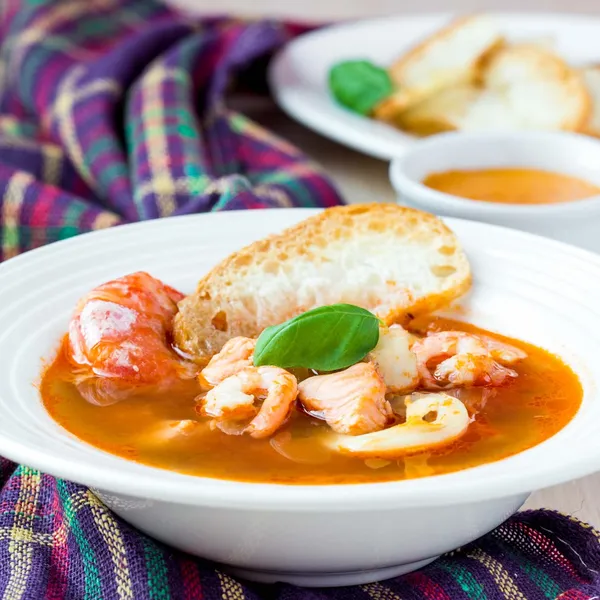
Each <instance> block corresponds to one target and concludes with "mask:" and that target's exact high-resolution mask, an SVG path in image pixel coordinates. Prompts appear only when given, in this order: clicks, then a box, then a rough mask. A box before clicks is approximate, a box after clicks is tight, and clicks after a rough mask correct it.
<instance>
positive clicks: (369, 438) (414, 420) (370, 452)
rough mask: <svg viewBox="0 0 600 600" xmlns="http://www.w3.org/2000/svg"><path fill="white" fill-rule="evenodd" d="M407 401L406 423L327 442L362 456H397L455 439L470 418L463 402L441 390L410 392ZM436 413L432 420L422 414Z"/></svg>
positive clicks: (339, 448)
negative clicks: (430, 392)
mask: <svg viewBox="0 0 600 600" xmlns="http://www.w3.org/2000/svg"><path fill="white" fill-rule="evenodd" d="M405 402H406V422H405V423H402V424H400V425H394V426H392V427H389V428H388V429H384V430H383V431H376V432H374V433H367V434H365V435H357V436H340V435H337V436H332V437H331V438H329V440H328V441H327V445H328V446H329V447H330V448H331V449H332V450H336V451H338V452H341V453H343V454H352V455H355V456H359V457H361V458H397V457H400V456H403V455H405V454H410V453H415V452H419V451H423V450H431V449H432V448H438V447H440V446H444V445H447V444H449V443H451V442H454V441H455V440H457V439H458V438H459V437H461V436H462V435H463V434H464V433H465V432H466V431H467V429H468V427H469V424H470V422H471V419H470V417H469V413H468V411H467V409H466V407H465V405H464V404H463V403H462V402H461V401H460V400H457V399H456V398H453V397H452V396H449V395H448V394H445V393H443V392H438V393H435V394H412V395H411V396H410V397H408V398H407V400H406V401H405ZM432 413H433V414H435V418H434V419H433V420H432V421H429V420H426V419H425V417H427V416H428V415H431V414H432Z"/></svg>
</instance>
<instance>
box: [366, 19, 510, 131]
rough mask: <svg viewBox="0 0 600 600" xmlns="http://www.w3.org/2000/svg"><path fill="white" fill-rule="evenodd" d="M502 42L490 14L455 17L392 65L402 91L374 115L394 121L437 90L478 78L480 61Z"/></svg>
mask: <svg viewBox="0 0 600 600" xmlns="http://www.w3.org/2000/svg"><path fill="white" fill-rule="evenodd" d="M502 44H503V37H502V35H501V34H500V32H499V29H498V27H497V25H496V23H495V22H494V20H493V19H492V18H490V17H488V16H486V15H473V16H468V17H462V18H460V19H457V20H455V21H453V22H452V23H450V24H449V25H448V26H446V27H445V28H443V29H442V30H440V31H438V32H436V33H435V34H434V35H432V36H430V37H428V38H427V39H425V40H423V41H421V42H420V43H419V44H418V45H417V46H416V47H415V48H413V49H412V50H410V51H409V52H408V53H406V54H405V55H404V56H402V57H401V58H400V59H399V60H397V61H396V62H395V63H394V64H393V65H392V66H391V67H390V69H389V72H390V77H391V78H392V82H393V83H394V85H395V86H396V87H397V88H398V91H397V92H396V93H394V94H393V95H392V96H390V97H389V98H386V99H385V100H384V101H382V102H381V103H380V104H379V105H378V106H377V107H376V108H375V111H374V116H375V117H376V118H378V119H381V120H384V121H390V120H392V121H393V120H395V119H396V118H397V116H398V114H399V113H400V112H402V111H403V110H405V109H406V108H408V107H409V106H411V105H414V104H415V103H416V102H419V101H420V100H423V99H424V98H427V97H428V96H430V95H432V94H434V93H436V92H437V91H439V90H441V89H443V88H445V87H447V86H449V85H453V84H458V83H469V82H471V81H473V80H475V78H476V77H477V71H478V65H479V62H480V61H481V60H483V59H485V57H486V55H487V54H488V53H490V52H492V51H493V50H494V49H496V48H497V47H499V46H501V45H502Z"/></svg>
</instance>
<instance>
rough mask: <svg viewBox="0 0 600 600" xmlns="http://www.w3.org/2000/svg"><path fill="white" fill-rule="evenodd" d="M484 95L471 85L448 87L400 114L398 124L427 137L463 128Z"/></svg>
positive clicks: (406, 129) (410, 131)
mask: <svg viewBox="0 0 600 600" xmlns="http://www.w3.org/2000/svg"><path fill="white" fill-rule="evenodd" d="M480 95H481V90H480V89H479V88H478V87H476V86H474V85H471V84H462V85H457V86H454V87H449V88H446V89H444V90H442V91H441V92H438V93H437V94H434V95H433V96H430V97H429V98H427V99H425V100H423V101H422V102H419V103H418V104H416V105H415V106H412V107H410V108H409V109H407V110H405V111H404V112H402V113H400V114H399V115H398V117H397V120H396V123H395V124H396V125H398V126H399V127H400V128H402V129H404V130H405V131H408V132H409V133H413V134H415V135H423V136H425V135H432V134H435V133H441V132H443V131H452V130H455V129H460V128H461V127H462V124H463V122H464V121H465V119H466V117H467V115H468V112H469V110H471V107H472V106H473V104H474V103H475V102H476V101H477V100H478V98H479V96H480Z"/></svg>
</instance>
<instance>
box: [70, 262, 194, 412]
mask: <svg viewBox="0 0 600 600" xmlns="http://www.w3.org/2000/svg"><path fill="white" fill-rule="evenodd" d="M182 298H183V294H181V293H180V292H178V291H177V290H174V289H173V288H171V287H169V286H167V285H165V284H164V283H162V282H161V281H159V280H158V279H155V278H154V277H152V276H150V275H148V273H144V272H137V273H132V274H130V275H126V276H125V277H121V278H119V279H114V280H112V281H109V282H107V283H104V284H102V285H100V286H98V287H97V288H95V289H93V290H92V291H91V292H89V293H88V294H87V295H86V296H84V297H83V298H82V299H81V300H80V302H79V304H78V306H77V308H76V311H75V314H74V316H73V318H72V320H71V322H70V324H69V333H68V336H67V343H66V344H65V352H66V354H67V358H68V359H69V361H70V362H71V363H72V364H74V365H75V366H76V367H77V375H76V378H75V383H76V385H77V388H78V390H79V392H80V393H81V394H82V396H84V398H86V400H88V401H89V402H91V403H93V404H100V405H105V404H112V403H114V402H117V401H119V400H122V399H124V398H126V397H128V396H131V395H134V394H136V393H139V392H141V391H149V390H153V391H159V392H160V391H164V390H167V389H170V388H171V387H173V386H175V385H177V384H179V383H180V382H181V381H185V380H190V379H193V378H194V376H195V374H196V371H197V367H196V366H195V365H194V364H193V363H190V362H188V361H185V360H183V359H182V358H180V357H179V356H178V355H177V354H176V353H175V351H174V350H173V349H172V347H171V345H170V343H169V336H170V332H171V323H172V320H173V317H174V316H175V313H176V312H177V302H179V301H180V300H181V299H182Z"/></svg>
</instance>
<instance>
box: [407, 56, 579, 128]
mask: <svg viewBox="0 0 600 600" xmlns="http://www.w3.org/2000/svg"><path fill="white" fill-rule="evenodd" d="M480 79H481V80H480V84H479V86H477V85H473V84H462V85H456V86H453V87H450V88H446V89H444V90H442V91H441V92H439V93H438V94H435V95H434V96H431V97H430V98H427V99H426V100H424V101H423V102H421V103H419V104H417V105H416V106H414V107H412V108H410V109H408V110H407V111H405V112H404V113H403V114H401V115H400V116H399V118H398V124H399V125H400V126H401V127H403V128H405V129H407V130H409V131H411V132H413V133H420V134H428V133H437V132H440V131H448V130H453V129H463V130H470V131H502V130H504V131H510V130H547V131H552V130H567V131H577V130H578V129H579V128H580V127H582V126H583V125H584V124H585V123H586V121H587V118H588V115H589V112H590V97H589V94H588V92H587V90H586V86H585V83H584V81H583V78H582V77H581V76H580V75H579V74H578V73H577V72H576V71H575V70H574V69H572V68H571V67H569V66H568V65H567V64H566V63H564V62H563V61H562V60H561V59H560V58H558V57H557V56H556V55H554V54H553V53H551V52H549V51H548V50H546V49H545V48H543V47H542V46H539V45H531V44H519V45H514V46H504V47H503V48H501V49H499V50H497V51H496V52H494V53H492V54H491V55H490V56H489V57H488V58H487V59H486V61H485V64H482V65H481V78H480Z"/></svg>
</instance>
